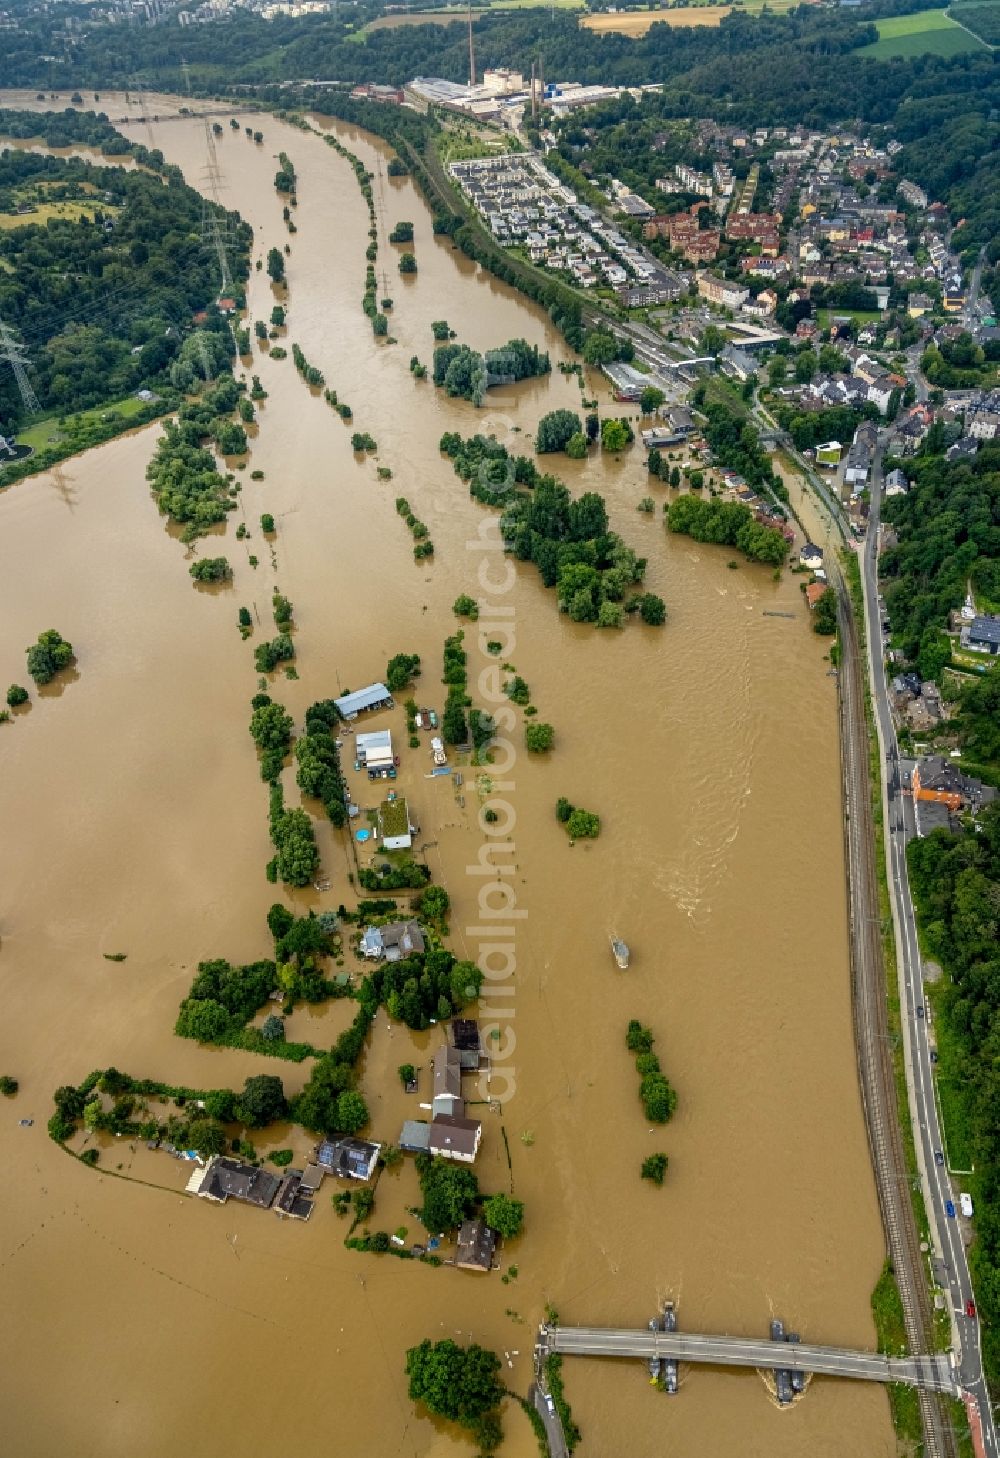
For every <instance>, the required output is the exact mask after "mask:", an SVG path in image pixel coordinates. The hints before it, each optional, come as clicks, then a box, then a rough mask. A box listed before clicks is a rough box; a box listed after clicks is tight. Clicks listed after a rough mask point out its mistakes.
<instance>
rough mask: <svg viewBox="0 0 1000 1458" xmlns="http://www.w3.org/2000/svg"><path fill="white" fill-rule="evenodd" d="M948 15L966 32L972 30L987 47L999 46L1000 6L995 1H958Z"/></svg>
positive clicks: (951, 6)
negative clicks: (962, 26) (963, 27)
mask: <svg viewBox="0 0 1000 1458" xmlns="http://www.w3.org/2000/svg"><path fill="white" fill-rule="evenodd" d="M948 14H949V15H950V16H951V18H952V20H954V21H956V22H957V23H958V24H959V25H964V26H965V28H966V30H974V31H975V33H976V35H978V36H979V37H980V39H982V40H984V41H985V42H986V44H987V45H991V46H1000V5H998V4H997V0H960V3H959V4H957V5H950V6H949V7H948Z"/></svg>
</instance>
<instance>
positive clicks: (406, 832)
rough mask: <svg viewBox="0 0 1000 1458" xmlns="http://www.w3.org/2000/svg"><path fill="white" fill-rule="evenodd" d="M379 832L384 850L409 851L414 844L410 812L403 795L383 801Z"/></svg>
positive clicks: (380, 809)
mask: <svg viewBox="0 0 1000 1458" xmlns="http://www.w3.org/2000/svg"><path fill="white" fill-rule="evenodd" d="M378 824H379V831H380V832H381V835H382V846H383V849H384V850H409V849H410V846H411V845H412V844H413V826H411V824H410V811H409V807H408V806H407V803H406V798H405V796H403V795H397V796H396V797H395V798H394V799H391V800H389V799H386V800H383V801H382V803H381V805H380V806H379V807H378Z"/></svg>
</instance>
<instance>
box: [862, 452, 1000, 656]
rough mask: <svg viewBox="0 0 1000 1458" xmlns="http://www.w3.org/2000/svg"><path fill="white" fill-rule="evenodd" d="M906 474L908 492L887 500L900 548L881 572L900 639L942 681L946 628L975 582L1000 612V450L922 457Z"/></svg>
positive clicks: (909, 653) (983, 602)
mask: <svg viewBox="0 0 1000 1458" xmlns="http://www.w3.org/2000/svg"><path fill="white" fill-rule="evenodd" d="M930 440H931V437H930V436H928V441H930ZM906 473H907V476H908V477H910V478H911V479H912V482H913V484H912V486H911V488H910V490H909V492H908V493H907V494H906V495H905V496H895V497H890V498H888V500H887V501H886V502H885V507H884V513H885V517H886V519H887V520H888V521H890V522H892V524H893V526H894V527H895V528H896V530H897V532H898V535H899V543H898V545H897V546H895V547H893V548H892V549H891V550H889V551H888V552H886V553H885V555H884V556H883V558H882V560H881V572H882V576H883V578H884V579H885V581H886V584H887V586H886V591H885V595H886V601H887V603H888V606H889V613H890V617H891V620H892V627H893V636H894V639H895V641H896V642H897V643H898V645H899V646H900V647H901V648H902V649H903V651H904V652H905V653H906V656H907V657H908V658H909V659H912V660H914V661H916V662H917V663H918V664H919V666H920V670H921V672H922V673H923V674H924V676H925V677H927V678H935V677H936V676H937V674H938V673H939V672H940V669H941V668H942V667H943V665H944V663H946V662H947V660H948V658H949V656H950V654H949V651H948V643H947V640H946V639H945V638H944V636H943V634H942V631H941V630H942V629H943V628H944V627H945V626H946V624H947V619H948V614H949V612H951V610H952V609H954V608H960V607H961V606H962V603H963V602H964V601H965V595H966V592H967V591H968V587H969V584H970V583H971V585H972V587H973V589H974V591H975V593H976V597H977V600H978V601H979V602H980V604H981V605H984V606H987V605H988V606H992V608H993V610H994V611H998V610H1000V447H997V446H991V447H984V448H982V449H981V450H980V451H979V452H978V454H977V455H975V456H974V457H973V458H972V459H971V460H965V461H951V462H949V461H947V460H945V458H944V457H943V456H942V455H931V454H928V455H926V456H923V457H917V458H916V459H915V460H912V461H908V462H907V463H906Z"/></svg>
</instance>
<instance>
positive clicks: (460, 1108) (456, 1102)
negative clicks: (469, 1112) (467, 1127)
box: [431, 1043, 465, 1119]
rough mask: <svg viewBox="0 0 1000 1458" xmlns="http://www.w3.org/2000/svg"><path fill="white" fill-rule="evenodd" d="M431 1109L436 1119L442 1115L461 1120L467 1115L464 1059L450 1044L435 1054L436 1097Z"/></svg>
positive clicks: (443, 1045) (444, 1045)
mask: <svg viewBox="0 0 1000 1458" xmlns="http://www.w3.org/2000/svg"><path fill="white" fill-rule="evenodd" d="M431 1109H432V1110H433V1113H434V1117H435V1119H436V1118H438V1116H439V1115H442V1114H447V1115H453V1116H455V1117H458V1118H461V1117H462V1115H463V1114H464V1113H465V1100H464V1099H463V1097H462V1058H461V1054H460V1053H459V1050H458V1049H457V1048H453V1047H452V1046H451V1044H450V1043H443V1044H442V1045H441V1047H440V1048H438V1049H437V1051H436V1052H435V1054H434V1097H433V1100H432V1101H431Z"/></svg>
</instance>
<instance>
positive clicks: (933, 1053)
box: [931, 1048, 938, 1063]
mask: <svg viewBox="0 0 1000 1458" xmlns="http://www.w3.org/2000/svg"><path fill="white" fill-rule="evenodd" d="M937 1061H938V1056H937V1049H936V1048H932V1049H931V1062H932V1063H936V1062H937Z"/></svg>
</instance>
